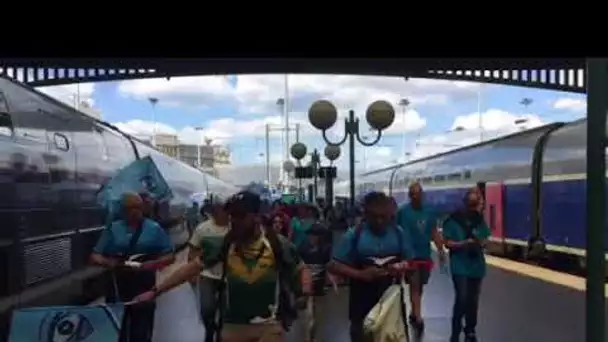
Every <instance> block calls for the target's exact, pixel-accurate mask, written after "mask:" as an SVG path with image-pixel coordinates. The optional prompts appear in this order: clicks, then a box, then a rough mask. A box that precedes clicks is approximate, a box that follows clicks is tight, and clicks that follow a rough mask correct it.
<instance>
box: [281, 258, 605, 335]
mask: <svg viewBox="0 0 608 342" xmlns="http://www.w3.org/2000/svg"><path fill="white" fill-rule="evenodd" d="M488 259H489V260H488V264H489V270H488V275H487V277H486V278H485V280H484V283H483V288H482V294H481V300H480V310H479V324H478V328H477V333H478V338H479V340H480V341H491V342H519V341H521V342H528V341H540V342H545V341H547V342H549V341H550V342H576V341H583V340H584V338H585V293H584V292H582V291H580V290H579V289H576V288H575V287H576V285H575V284H572V282H571V283H569V284H566V283H564V279H559V278H560V275H559V274H558V273H557V272H553V273H551V272H552V271H547V270H544V269H541V268H538V267H534V266H529V265H525V264H521V263H516V262H513V261H509V260H504V259H499V258H494V257H488ZM522 271H523V272H522ZM524 273H527V274H524ZM551 277H553V278H551ZM568 277H571V276H568ZM569 279H570V280H572V278H569ZM578 281H579V282H580V278H579V279H578ZM560 282H561V283H560ZM453 298H454V291H453V288H452V281H451V278H450V275H449V274H442V273H441V272H440V271H439V270H438V268H436V269H435V271H434V272H433V274H432V276H431V280H430V282H429V284H428V286H427V288H426V289H425V294H424V298H423V316H424V318H425V321H426V333H425V335H424V336H423V338H422V339H421V340H420V341H423V342H440V341H441V342H445V341H448V339H449V334H450V320H451V309H452V304H453ZM408 304H409V303H408ZM318 308H319V310H318V311H319V313H320V315H319V318H318V319H317V324H318V325H319V326H320V327H319V329H320V332H321V334H322V336H321V337H320V338H319V339H318V340H317V342H330V341H331V342H349V341H350V338H349V336H348V326H349V322H348V312H347V310H348V287H341V288H340V289H339V291H338V293H337V294H336V293H334V292H333V291H329V292H328V295H327V296H326V297H324V298H323V299H322V300H321V301H320V302H319V304H318ZM302 329H303V326H302V324H301V322H298V323H296V324H295V325H294V327H293V328H292V329H291V331H290V332H289V333H288V339H287V341H288V342H302V340H303V339H302V336H304V334H303V330H302ZM606 340H607V341H608V339H606ZM411 341H414V340H413V339H412V340H411Z"/></svg>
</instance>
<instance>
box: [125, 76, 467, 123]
mask: <svg viewBox="0 0 608 342" xmlns="http://www.w3.org/2000/svg"><path fill="white" fill-rule="evenodd" d="M284 80H285V78H284V76H280V75H245V76H239V77H238V81H237V84H236V86H233V85H232V84H230V83H229V82H228V80H227V79H226V77H223V76H205V77H180V78H172V79H171V80H169V81H168V80H166V79H145V80H134V81H125V82H121V83H120V85H119V87H118V89H119V91H120V92H121V93H123V94H124V95H126V96H131V97H135V98H140V99H145V98H148V97H156V98H158V99H159V103H160V104H167V105H179V106H194V107H201V106H203V107H213V106H215V105H218V104H226V103H237V104H238V106H237V107H238V108H237V109H238V112H239V113H257V114H265V115H269V114H274V113H277V111H278V108H277V106H276V101H277V99H278V98H282V97H284V96H285V84H284ZM478 87H479V85H478V84H476V83H468V82H452V81H440V80H423V79H412V80H409V81H407V82H406V81H405V80H404V79H403V78H401V77H371V76H335V75H290V76H289V93H290V97H289V98H290V110H291V111H292V112H303V113H305V112H306V111H307V110H308V107H309V106H310V105H311V104H312V102H314V101H316V100H318V99H327V100H330V101H333V102H334V103H335V104H336V106H337V107H338V109H339V110H347V109H354V110H356V111H357V112H358V113H363V112H364V111H365V108H366V107H367V105H368V104H370V103H371V102H373V101H375V100H378V99H384V100H387V101H391V102H392V103H395V104H396V103H398V102H399V100H400V99H401V98H403V97H407V98H408V99H409V100H410V102H411V103H412V104H413V105H414V106H417V105H420V104H445V103H447V102H448V101H450V100H459V99H463V98H471V97H474V96H476V89H477V88H478Z"/></svg>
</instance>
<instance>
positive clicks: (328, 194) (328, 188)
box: [325, 175, 334, 208]
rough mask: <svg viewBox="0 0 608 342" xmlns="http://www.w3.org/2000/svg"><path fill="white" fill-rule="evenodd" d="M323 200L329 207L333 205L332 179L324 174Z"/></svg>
mask: <svg viewBox="0 0 608 342" xmlns="http://www.w3.org/2000/svg"><path fill="white" fill-rule="evenodd" d="M325 202H326V203H327V205H328V207H329V208H331V207H333V205H334V179H333V178H332V177H329V176H328V175H325Z"/></svg>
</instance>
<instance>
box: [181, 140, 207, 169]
mask: <svg viewBox="0 0 608 342" xmlns="http://www.w3.org/2000/svg"><path fill="white" fill-rule="evenodd" d="M202 139H203V137H202V136H201V134H200V133H199V136H198V143H197V144H196V166H197V167H198V168H199V169H200V168H201V145H202V144H201V141H202ZM177 148H178V149H179V146H177Z"/></svg>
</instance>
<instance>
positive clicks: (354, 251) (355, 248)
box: [350, 223, 404, 261]
mask: <svg viewBox="0 0 608 342" xmlns="http://www.w3.org/2000/svg"><path fill="white" fill-rule="evenodd" d="M364 224H365V223H361V224H359V225H357V226H356V227H355V236H354V238H353V240H352V244H351V247H350V253H351V258H352V259H353V260H355V261H357V260H359V240H360V239H361V233H362V232H363V225H364ZM391 227H392V228H393V229H395V232H396V234H397V244H398V246H399V250H400V251H401V250H403V245H404V242H403V234H400V233H401V232H402V231H403V228H401V226H399V225H394V226H391Z"/></svg>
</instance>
